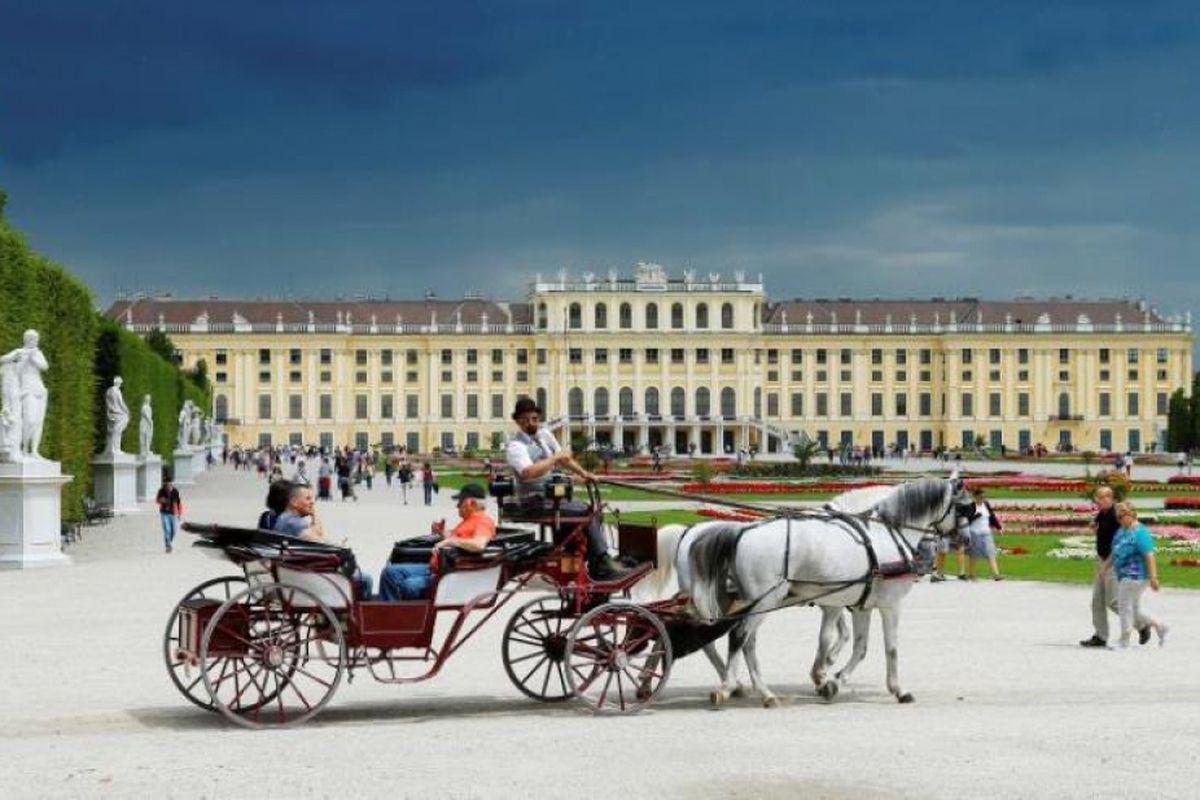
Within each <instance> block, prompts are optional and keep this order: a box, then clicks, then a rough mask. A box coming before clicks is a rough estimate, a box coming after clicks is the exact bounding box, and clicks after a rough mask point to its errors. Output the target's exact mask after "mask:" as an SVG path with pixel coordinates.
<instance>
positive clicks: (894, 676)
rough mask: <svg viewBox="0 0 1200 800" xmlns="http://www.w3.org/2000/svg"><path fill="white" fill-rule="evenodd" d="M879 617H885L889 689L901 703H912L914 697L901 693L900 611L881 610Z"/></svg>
mask: <svg viewBox="0 0 1200 800" xmlns="http://www.w3.org/2000/svg"><path fill="white" fill-rule="evenodd" d="M879 615H880V616H881V617H883V647H884V653H885V654H886V655H887V688H888V691H889V692H891V693H892V694H893V695H895V696H896V699H897V700H899V701H900V702H901V703H911V702H912V701H913V699H914V698H913V696H912V695H911V694H909V693H908V692H901V691H900V674H899V673H900V658H899V653H898V651H897V644H898V642H897V640H896V633H897V630H898V628H899V626H900V609H899V608H898V607H893V608H880V609H879Z"/></svg>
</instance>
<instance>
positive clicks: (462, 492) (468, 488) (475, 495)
mask: <svg viewBox="0 0 1200 800" xmlns="http://www.w3.org/2000/svg"><path fill="white" fill-rule="evenodd" d="M463 498H471V499H472V500H486V499H487V491H485V490H484V488H483V487H482V486H480V485H479V484H478V483H467V484H463V487H462V488H461V489H459V490H458V494H456V495H454V496H453V497H451V498H450V499H451V500H454V501H455V502H458V501H459V500H462V499H463Z"/></svg>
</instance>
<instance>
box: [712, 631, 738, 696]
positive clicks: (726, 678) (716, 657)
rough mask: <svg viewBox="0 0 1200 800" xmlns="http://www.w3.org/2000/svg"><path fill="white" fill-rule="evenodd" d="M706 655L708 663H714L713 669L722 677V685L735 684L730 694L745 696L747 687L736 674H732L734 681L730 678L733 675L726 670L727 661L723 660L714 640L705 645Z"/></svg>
mask: <svg viewBox="0 0 1200 800" xmlns="http://www.w3.org/2000/svg"><path fill="white" fill-rule="evenodd" d="M704 655H706V656H708V663H710V664H712V667H713V669H715V670H716V671H717V677H719V678H720V680H721V684H722V685H724V684H725V683H727V682H732V683H733V684H734V688H733V691H731V692H730V693H729V696H730V697H744V696H745V695H746V688H745V687H744V686H742V682H741V681H739V680H738V678H737V676H736V675H733V676H732V681H731V680H730V678H731V676H730V675H729V673H728V672H727V670H726V666H725V662H724V661H722V660H721V654H720V653H718V652H717V646H716V645H715V644H713V643H712V642H709V643H708V644H706V645H704Z"/></svg>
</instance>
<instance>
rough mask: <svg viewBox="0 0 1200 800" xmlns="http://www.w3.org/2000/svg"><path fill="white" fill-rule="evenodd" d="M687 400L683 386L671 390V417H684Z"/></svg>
mask: <svg viewBox="0 0 1200 800" xmlns="http://www.w3.org/2000/svg"><path fill="white" fill-rule="evenodd" d="M686 398H687V395H686V394H685V393H684V391H683V387H682V386H676V387H675V388H674V389H672V390H671V416H673V417H682V416H683V415H684V414H685V413H686V412H685V410H684V404H685V403H686Z"/></svg>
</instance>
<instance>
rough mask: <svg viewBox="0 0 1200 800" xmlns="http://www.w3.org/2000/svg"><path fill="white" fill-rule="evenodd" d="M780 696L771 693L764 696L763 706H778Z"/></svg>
mask: <svg viewBox="0 0 1200 800" xmlns="http://www.w3.org/2000/svg"><path fill="white" fill-rule="evenodd" d="M778 707H779V698H778V697H776V696H775V695H770V696H768V697H764V698H763V708H778Z"/></svg>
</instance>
